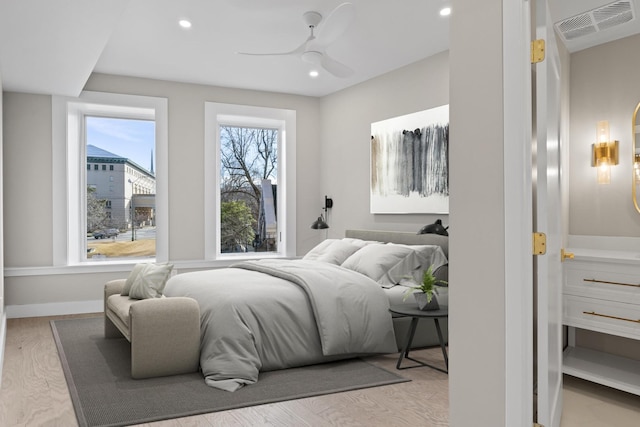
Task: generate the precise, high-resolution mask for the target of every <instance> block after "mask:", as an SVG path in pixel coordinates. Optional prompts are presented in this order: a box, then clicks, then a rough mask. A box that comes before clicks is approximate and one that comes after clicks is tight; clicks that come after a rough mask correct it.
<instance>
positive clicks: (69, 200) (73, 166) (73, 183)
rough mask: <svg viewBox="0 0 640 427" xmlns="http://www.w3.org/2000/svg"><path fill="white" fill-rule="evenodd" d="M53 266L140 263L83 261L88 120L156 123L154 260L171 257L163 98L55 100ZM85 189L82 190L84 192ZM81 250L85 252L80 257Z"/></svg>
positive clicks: (103, 96)
mask: <svg viewBox="0 0 640 427" xmlns="http://www.w3.org/2000/svg"><path fill="white" fill-rule="evenodd" d="M52 111H53V146H54V150H53V156H54V164H57V165H63V166H62V167H59V168H56V169H55V170H54V175H53V184H54V185H53V190H54V191H53V193H54V194H53V215H52V220H53V265H54V266H77V265H108V264H110V265H113V264H132V263H135V262H139V259H138V260H136V259H131V260H128V259H117V260H100V261H95V260H90V259H86V230H85V228H86V226H85V224H86V170H85V168H84V167H83V166H82V165H84V164H85V163H86V139H85V135H86V129H85V117H86V116H103V117H116V118H125V119H144V120H154V121H155V127H156V148H155V149H156V212H157V221H156V256H155V258H149V259H148V261H154V260H155V261H161V262H164V261H167V260H168V258H169V216H168V215H169V206H168V157H169V156H168V102H167V99H166V98H157V97H149V96H138V95H121V94H112V93H102V92H89V91H85V92H82V93H81V94H80V96H79V97H77V98H71V97H62V96H54V97H53V100H52ZM83 188H84V189H85V190H84V191H83ZM83 252H84V253H83Z"/></svg>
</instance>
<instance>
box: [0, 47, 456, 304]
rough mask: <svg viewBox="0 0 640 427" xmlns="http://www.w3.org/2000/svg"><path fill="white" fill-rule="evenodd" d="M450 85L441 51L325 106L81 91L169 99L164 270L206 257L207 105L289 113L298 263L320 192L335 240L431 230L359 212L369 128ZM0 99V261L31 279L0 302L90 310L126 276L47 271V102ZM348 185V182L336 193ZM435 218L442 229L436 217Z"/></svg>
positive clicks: (98, 78) (136, 87)
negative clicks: (0, 190) (0, 226)
mask: <svg viewBox="0 0 640 427" xmlns="http://www.w3.org/2000/svg"><path fill="white" fill-rule="evenodd" d="M448 83H449V82H448V55H447V53H441V54H438V55H436V56H434V57H433V58H430V59H427V60H424V61H420V62H418V63H415V64H411V65H409V66H407V67H405V68H402V69H400V70H397V71H394V72H392V73H389V74H387V75H384V76H381V77H379V78H376V79H373V80H371V81H369V82H366V83H363V84H361V85H358V86H356V87H353V88H350V89H347V90H345V91H343V92H340V93H337V94H334V95H331V96H329V97H326V98H323V99H318V98H311V97H302V96H293V95H283V94H277V93H267V92H256V91H247V90H238V89H231V88H221V87H211V86H201V85H190V84H181V83H174V82H166V81H157V80H150V79H141V78H132V77H120V76H111V75H103V74H94V75H92V77H91V78H90V80H89V82H88V83H87V85H86V87H85V89H86V90H91V91H98V92H113V93H122V94H136V95H147V96H159V97H166V98H168V100H169V177H170V178H169V180H170V182H169V192H170V196H169V197H170V200H169V205H170V212H169V215H170V248H169V254H170V259H171V260H173V261H179V260H185V261H190V260H201V259H202V258H203V254H204V241H203V234H202V229H203V224H204V206H203V197H202V194H203V191H204V188H203V185H204V183H203V175H204V170H203V161H202V158H203V153H204V145H203V144H204V143H203V140H204V122H203V120H204V102H205V101H213V102H222V103H232V104H245V105H257V106H265V107H278V108H286V109H295V110H296V111H297V129H298V146H297V158H296V162H297V177H298V181H297V194H296V203H297V252H298V254H304V253H306V252H307V251H308V250H309V249H310V248H311V247H313V246H314V245H316V244H317V243H319V242H320V241H321V240H322V239H323V238H325V237H326V235H327V233H324V232H322V231H318V230H311V229H310V228H309V226H310V225H311V222H312V221H313V220H314V219H315V218H316V217H317V216H318V214H319V212H320V207H321V206H322V204H323V201H324V199H323V196H324V194H328V195H330V196H333V198H334V201H335V207H334V208H333V209H332V212H331V214H330V215H331V216H330V223H331V228H330V229H329V230H328V231H329V233H330V234H331V235H335V236H342V235H343V233H344V229H345V228H355V227H357V228H380V229H395V230H398V229H400V230H408V231H414V230H417V229H418V228H419V227H420V226H422V225H423V224H424V223H426V222H433V218H431V217H430V216H429V215H381V216H377V215H376V216H374V215H371V214H369V196H368V194H369V193H368V191H369V136H370V125H371V122H374V121H378V120H382V119H385V118H390V117H394V116H398V115H402V114H406V113H412V112H415V111H419V110H423V109H426V108H430V107H432V106H438V105H443V104H447V103H448V91H449V89H448V86H449V84H448ZM4 101H5V151H6V154H5V158H4V165H5V197H6V203H5V207H6V211H5V219H6V221H5V224H6V227H5V245H6V247H8V248H11V251H8V252H7V253H6V254H5V255H6V256H5V260H6V267H27V268H30V267H33V268H31V269H30V272H31V273H32V274H31V275H24V276H13V275H12V276H10V277H7V278H6V303H7V305H12V306H16V305H18V306H19V305H31V304H54V305H55V304H65V303H68V302H78V301H96V300H100V299H101V298H102V293H101V292H102V286H103V284H104V282H105V281H106V280H109V279H112V278H117V277H123V275H124V274H126V273H123V272H118V271H114V272H109V273H93V274H54V273H52V272H49V271H46V267H49V266H51V265H52V258H53V254H52V250H51V247H52V227H55V224H52V223H51V219H50V218H51V210H52V200H51V179H50V177H51V174H52V170H53V168H54V167H56V166H55V165H53V164H52V153H51V127H52V124H51V97H50V96H43V95H28V94H23V93H4ZM346 117H349V120H346V119H345V118H346ZM354 141H355V142H354ZM358 141H361V143H358ZM319 159H320V160H319ZM350 159H351V160H353V161H351V160H350ZM321 165H322V166H321ZM347 177H348V178H349V180H350V183H349V184H348V185H345V179H346V178H347ZM351 180H352V181H351ZM185 189H188V191H185ZM25 194H27V195H28V196H26V197H25ZM439 217H443V220H444V222H445V224H446V223H447V222H448V221H447V220H446V215H444V216H442V215H441V216H439ZM434 218H435V217H434ZM42 267H44V270H45V271H42V272H41V270H42ZM57 273H59V272H57ZM69 307H72V309H74V307H76V306H73V305H70V306H69ZM58 309H59V308H58V307H54V308H52V309H51V310H54V311H55V310H58Z"/></svg>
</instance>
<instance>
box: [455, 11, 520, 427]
mask: <svg viewBox="0 0 640 427" xmlns="http://www.w3.org/2000/svg"><path fill="white" fill-rule="evenodd" d="M454 10H455V13H453V14H452V16H451V32H450V36H451V42H450V52H451V54H450V66H451V85H450V94H451V110H450V117H451V132H450V140H451V145H450V148H449V153H450V162H451V167H450V171H451V176H450V182H449V184H450V189H451V197H450V211H451V215H450V219H451V228H452V230H455V231H454V232H452V233H451V237H450V240H449V258H450V260H451V268H450V270H449V282H450V283H454V284H455V285H454V286H451V288H450V290H449V300H450V302H451V304H450V309H451V316H450V318H449V331H450V334H449V337H450V339H449V348H450V349H451V353H450V358H449V367H450V368H451V372H450V374H449V396H450V409H449V425H450V426H452V427H462V426H473V425H478V426H505V414H506V408H505V405H506V395H505V390H506V382H507V373H506V371H505V366H506V364H505V361H506V327H505V317H506V316H505V314H506V308H505V217H504V211H505V200H504V199H505V194H504V193H505V183H504V173H505V165H504V123H503V117H504V111H503V103H504V101H503V73H502V66H503V65H502V64H503V59H502V27H503V22H502V19H503V18H502V1H501V0H485V1H482V2H479V1H472V0H464V1H457V2H455V3H454ZM470 33H471V34H477V35H478V39H481V40H482V43H481V44H482V48H479V45H474V44H473V43H470V42H469V34H470ZM480 36H481V37H480ZM488 189H490V191H487V190H488ZM471 355H473V356H472V357H470V356H471Z"/></svg>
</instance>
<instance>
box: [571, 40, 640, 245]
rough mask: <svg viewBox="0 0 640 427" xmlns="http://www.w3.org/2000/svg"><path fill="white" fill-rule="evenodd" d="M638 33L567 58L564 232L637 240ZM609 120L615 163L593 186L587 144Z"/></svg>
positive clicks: (639, 226)
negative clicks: (607, 179) (606, 179)
mask: <svg viewBox="0 0 640 427" xmlns="http://www.w3.org/2000/svg"><path fill="white" fill-rule="evenodd" d="M638 46H640V35H636V36H632V37H628V38H625V39H622V40H617V41H614V42H610V43H606V44H604V45H601V46H596V47H593V48H590V49H586V50H583V51H580V52H576V53H574V54H572V55H571V130H570V133H571V148H570V150H571V157H570V162H571V163H570V189H571V191H570V210H569V217H570V224H569V234H573V235H592V236H627V237H639V236H640V214H639V213H638V212H636V210H635V208H634V206H633V202H632V200H631V173H632V157H631V155H632V154H631V153H632V149H631V142H632V139H631V138H632V134H631V129H632V128H631V119H632V115H633V111H634V109H635V108H636V106H637V105H638V103H639V102H640V79H639V76H640V74H639V72H640V55H638ZM599 120H609V125H610V127H611V138H612V139H617V140H618V141H620V164H619V165H618V166H615V167H612V170H611V184H608V185H603V184H598V183H597V182H596V170H595V168H592V167H591V144H592V143H594V142H595V138H596V122H597V121H599Z"/></svg>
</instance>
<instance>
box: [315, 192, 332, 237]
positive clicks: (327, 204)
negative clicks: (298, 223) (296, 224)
mask: <svg viewBox="0 0 640 427" xmlns="http://www.w3.org/2000/svg"><path fill="white" fill-rule="evenodd" d="M332 207H333V199H331V198H329V197H327V196H324V207H323V208H322V210H323V211H324V212H325V215H326V213H327V210H329V209H331V208H332ZM311 228H313V229H314V230H324V229H325V228H329V224H327V223H326V221H325V220H324V217H323V216H322V212H321V213H320V216H319V217H318V219H317V220H315V221H314V222H313V224H311Z"/></svg>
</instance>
